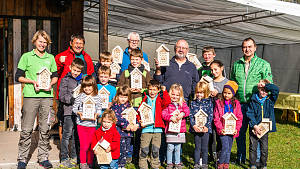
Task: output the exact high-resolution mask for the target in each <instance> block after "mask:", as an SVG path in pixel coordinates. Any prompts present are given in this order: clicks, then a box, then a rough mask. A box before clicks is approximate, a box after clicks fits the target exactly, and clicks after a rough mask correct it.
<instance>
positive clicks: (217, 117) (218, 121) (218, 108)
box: [214, 99, 243, 138]
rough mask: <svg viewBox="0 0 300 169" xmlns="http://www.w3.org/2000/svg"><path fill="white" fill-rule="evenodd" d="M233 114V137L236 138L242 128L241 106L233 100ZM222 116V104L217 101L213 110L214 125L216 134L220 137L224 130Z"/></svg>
mask: <svg viewBox="0 0 300 169" xmlns="http://www.w3.org/2000/svg"><path fill="white" fill-rule="evenodd" d="M233 114H234V115H235V116H236V118H237V121H236V130H237V134H236V135H234V136H233V137H234V138H236V137H238V136H239V132H240V129H241V127H242V122H243V114H242V110H241V105H240V102H239V101H238V100H235V108H234V109H233ZM223 115H224V103H222V102H221V101H220V100H219V99H218V100H217V101H216V105H215V109H214V123H215V126H216V129H217V133H218V134H219V135H222V133H221V131H222V129H224V126H223V124H224V119H223V118H222V116H223Z"/></svg>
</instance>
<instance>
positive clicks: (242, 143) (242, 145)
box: [236, 103, 249, 162]
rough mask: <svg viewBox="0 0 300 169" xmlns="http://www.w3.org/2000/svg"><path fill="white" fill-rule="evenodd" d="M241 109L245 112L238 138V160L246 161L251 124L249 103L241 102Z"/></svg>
mask: <svg viewBox="0 0 300 169" xmlns="http://www.w3.org/2000/svg"><path fill="white" fill-rule="evenodd" d="M241 109H242V113H243V122H242V127H241V129H240V132H239V137H237V138H236V145H237V161H241V162H245V161H246V132H247V128H248V124H249V119H248V118H247V115H246V113H247V109H248V104H246V103H245V104H241Z"/></svg>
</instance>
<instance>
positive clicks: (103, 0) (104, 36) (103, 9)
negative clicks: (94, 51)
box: [99, 0, 108, 53]
mask: <svg viewBox="0 0 300 169" xmlns="http://www.w3.org/2000/svg"><path fill="white" fill-rule="evenodd" d="M107 19H108V3H107V0H100V7H99V51H100V53H101V52H103V51H107V50H108V24H107Z"/></svg>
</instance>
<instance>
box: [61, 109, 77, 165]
mask: <svg viewBox="0 0 300 169" xmlns="http://www.w3.org/2000/svg"><path fill="white" fill-rule="evenodd" d="M62 124H63V125H62V127H63V133H62V139H61V148H60V151H61V160H62V161H64V160H66V159H68V158H69V144H70V158H77V153H76V146H75V140H76V141H77V144H78V136H77V127H76V126H77V125H76V116H74V115H67V116H64V119H63V123H62ZM75 135H76V136H77V137H76V136H75ZM75 137H76V138H75Z"/></svg>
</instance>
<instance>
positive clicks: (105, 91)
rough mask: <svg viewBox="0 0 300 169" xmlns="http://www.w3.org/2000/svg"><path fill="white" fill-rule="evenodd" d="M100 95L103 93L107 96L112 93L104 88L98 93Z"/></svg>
mask: <svg viewBox="0 0 300 169" xmlns="http://www.w3.org/2000/svg"><path fill="white" fill-rule="evenodd" d="M98 93H99V94H102V93H106V94H108V95H109V94H110V92H109V91H108V90H107V89H106V88H105V87H104V86H103V87H102V88H101V89H100V90H99V91H98Z"/></svg>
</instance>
